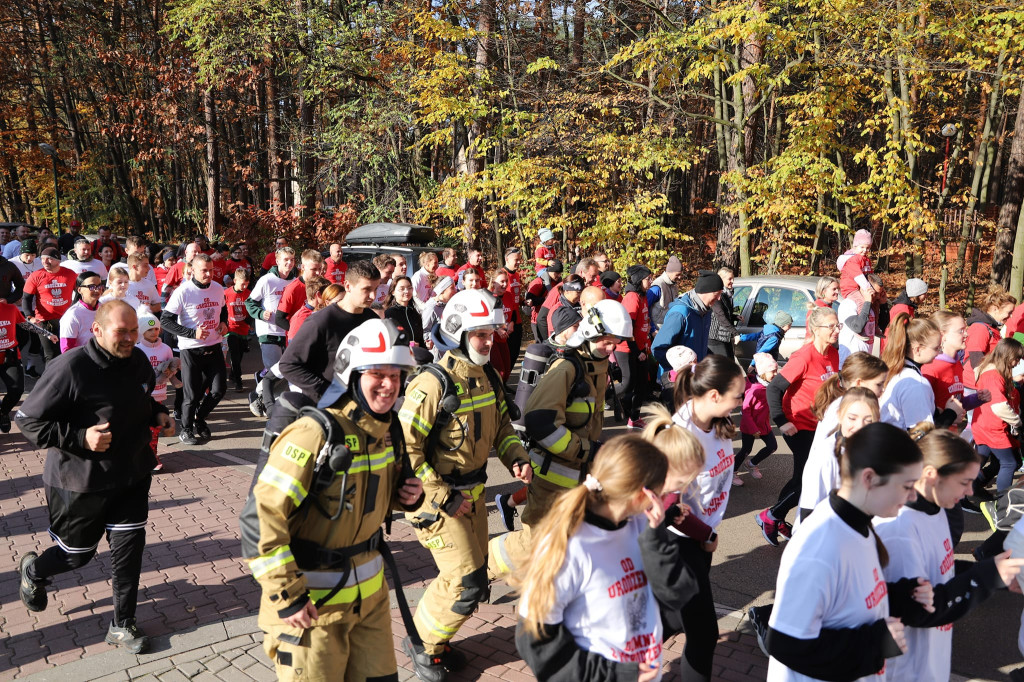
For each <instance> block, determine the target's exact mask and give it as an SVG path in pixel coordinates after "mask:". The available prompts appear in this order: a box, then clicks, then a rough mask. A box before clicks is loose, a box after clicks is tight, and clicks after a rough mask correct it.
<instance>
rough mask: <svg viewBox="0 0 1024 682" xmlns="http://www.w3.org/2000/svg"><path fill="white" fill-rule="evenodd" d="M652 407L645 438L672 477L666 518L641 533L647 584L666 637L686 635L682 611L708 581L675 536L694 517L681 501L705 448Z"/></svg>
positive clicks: (684, 541) (667, 482)
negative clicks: (681, 633)
mask: <svg viewBox="0 0 1024 682" xmlns="http://www.w3.org/2000/svg"><path fill="white" fill-rule="evenodd" d="M651 409H652V412H651V413H649V414H648V416H647V426H646V427H645V428H644V430H643V433H642V434H641V435H642V436H643V438H644V440H646V441H648V442H649V443H652V444H654V445H655V446H656V447H657V448H658V449H659V450H661V451H662V452H663V453H665V457H666V458H667V459H668V475H667V477H666V478H665V485H664V487H663V488H662V495H661V500H662V506H663V507H664V509H665V519H664V520H663V521H662V522H661V523H660V524H658V525H657V526H656V527H652V528H645V529H644V532H643V533H641V534H640V553H641V555H642V556H643V560H644V572H645V573H647V580H648V582H649V583H650V585H651V590H652V591H653V592H654V596H655V597H656V598H657V600H658V606H659V607H660V611H661V623H662V626H663V627H664V630H665V632H664V636H665V638H666V639H667V638H669V637H671V636H672V635H675V634H676V633H679V632H682V631H683V607H684V606H686V604H687V602H689V601H690V599H692V598H693V597H694V596H695V595H697V594H698V593H699V592H700V590H701V589H702V588H703V585H704V583H706V582H707V581H706V580H703V581H702V580H700V579H699V577H698V576H699V575H700V574H698V573H695V572H694V571H693V570H692V569H691V568H690V564H692V563H694V562H693V560H692V558H689V559H688V558H687V553H688V552H689V551H690V550H691V543H690V542H689V540H688V539H686V538H683V537H682V536H681V535H680V534H679V533H678V532H677V528H678V526H679V525H681V524H682V523H683V522H684V521H685V519H686V517H687V516H688V515H689V513H690V507H689V506H688V505H686V504H685V503H682V502H681V501H680V499H681V495H682V494H683V493H684V492H686V491H687V490H688V489H689V487H690V484H691V483H693V480H694V478H696V476H697V475H698V474H699V473H700V472H701V470H702V469H703V468H704V448H702V447H701V444H700V441H698V440H697V438H696V437H695V436H694V435H693V434H692V433H690V432H689V431H687V430H686V429H673V428H669V427H671V426H672V423H673V422H672V415H671V414H669V411H668V410H666V409H665V408H664V407H662V406H661V405H653V406H652V408H651Z"/></svg>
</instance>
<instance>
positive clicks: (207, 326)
mask: <svg viewBox="0 0 1024 682" xmlns="http://www.w3.org/2000/svg"><path fill="white" fill-rule="evenodd" d="M226 319H227V309H226V308H225V307H224V287H222V286H221V285H220V284H219V283H217V282H214V281H213V268H212V267H211V265H210V257H209V256H207V255H206V254H204V253H200V254H196V256H195V257H194V258H193V259H192V279H190V280H188V281H186V282H182V284H181V286H179V287H178V288H177V289H175V290H174V293H173V294H171V298H170V300H168V301H167V307H166V308H165V309H164V311H163V314H162V315H161V317H160V324H161V326H162V327H163V328H164V329H166V330H168V331H169V332H171V333H172V334H174V335H176V336H177V337H178V349H179V350H180V352H181V381H182V383H183V384H184V388H185V399H184V402H183V404H182V414H181V435H180V436H179V438H180V439H181V442H182V443H184V444H185V445H198V444H199V443H200V442H202V441H206V440H209V439H210V437H211V435H210V428H209V427H208V426H207V425H206V418H207V417H209V416H210V413H211V412H213V408H215V407H216V406H217V403H219V402H220V400H221V398H223V397H224V391H225V390H226V389H227V371H226V366H225V364H224V353H223V351H222V350H221V347H220V343H221V339H222V338H223V335H224V334H225V333H226V332H227V324H226ZM207 387H209V393H206V394H205V397H204V392H205V391H206V388H207Z"/></svg>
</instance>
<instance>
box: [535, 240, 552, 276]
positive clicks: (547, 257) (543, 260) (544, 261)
mask: <svg viewBox="0 0 1024 682" xmlns="http://www.w3.org/2000/svg"><path fill="white" fill-rule="evenodd" d="M554 257H555V250H554V249H552V248H549V247H547V246H544V245H541V246H538V247H537V249H536V251H534V252H533V261H534V265H533V269H534V272H540V271H541V270H543V269H544V268H546V267H547V266H548V263H550V262H551V260H552V259H553V258H554Z"/></svg>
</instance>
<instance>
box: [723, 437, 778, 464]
mask: <svg viewBox="0 0 1024 682" xmlns="http://www.w3.org/2000/svg"><path fill="white" fill-rule="evenodd" d="M758 438H760V439H761V440H763V441H764V447H763V448H761V449H760V450H758V451H757V454H756V455H754V456H753V457H751V458H750V463H751V464H753V465H754V466H757V465H758V464H760V463H761V462H763V461H765V460H766V459H768V456H769V455H771V454H774V452H775V451H776V450H778V449H779V443H778V442H777V441H776V440H775V434H774V433H772V432H771V431H769V432H768V433H766V434H764V435H763V436H755V435H753V434H751V433H743V432H740V440H741V441H742V443H743V447H741V448H740V451H739V452H737V453H736V462H735V463H734V464H733V470H734V471H739V470H740V465H741V464H743V461H744V460H745V459H746V458H747V455H749V454H750V453H751V451H752V450H753V449H754V441H756V440H757V439H758Z"/></svg>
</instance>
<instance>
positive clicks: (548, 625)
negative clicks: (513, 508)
mask: <svg viewBox="0 0 1024 682" xmlns="http://www.w3.org/2000/svg"><path fill="white" fill-rule="evenodd" d="M667 473H668V460H667V459H666V457H665V455H664V454H663V453H662V452H661V450H659V449H658V448H657V447H655V446H654V445H653V444H651V443H649V442H647V441H646V440H644V439H643V438H641V437H640V436H637V435H625V436H617V437H615V438H612V439H611V440H609V441H608V442H607V443H605V444H604V446H603V447H602V448H601V450H600V451H599V452H598V453H597V456H596V457H595V459H594V462H593V464H592V465H591V468H590V473H589V474H588V475H587V478H586V481H585V482H584V483H583V485H580V486H577V487H575V488H572V489H570V490H568V491H566V492H565V493H563V494H562V495H561V496H559V497H558V499H557V500H556V501H555V503H554V505H553V506H552V507H551V510H550V511H549V512H548V513H547V515H546V516H545V517H544V520H543V521H542V522H541V523H540V525H539V526H538V527H537V530H536V531H535V533H536V534H535V537H537V538H538V542H537V543H536V544H535V545H534V548H533V552H532V554H531V556H530V559H529V561H528V562H527V564H526V566H525V567H524V571H525V572H524V573H523V574H522V575H523V577H522V581H521V584H520V585H519V587H520V588H521V592H522V599H521V600H520V602H519V623H518V625H517V627H516V648H517V649H518V651H519V654H520V655H521V656H522V657H523V660H525V661H526V663H527V665H529V666H530V669H531V670H532V671H533V673H534V675H536V677H537V679H539V680H551V681H556V682H557V681H561V680H565V681H566V682H569V681H571V682H576V681H577V680H588V681H594V682H601V681H603V680H607V681H608V682H613V681H614V682H617V681H618V680H624V679H631V678H632V679H636V680H638V681H639V682H654V681H657V680H660V679H661V675H662V669H661V652H662V640H663V637H662V628H661V621H660V619H659V618H658V607H657V602H656V601H655V599H654V598H653V594H652V592H651V587H650V585H649V584H648V580H647V575H646V573H645V572H644V565H643V559H642V556H641V553H640V547H639V544H638V537H639V536H640V534H641V532H642V531H643V529H644V527H645V526H647V525H650V526H651V527H655V526H658V525H660V524H661V521H662V519H663V518H664V511H663V507H662V501H661V498H660V494H661V490H662V486H663V485H664V483H665V477H666V475H667ZM645 516H646V518H645Z"/></svg>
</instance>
